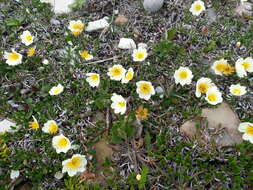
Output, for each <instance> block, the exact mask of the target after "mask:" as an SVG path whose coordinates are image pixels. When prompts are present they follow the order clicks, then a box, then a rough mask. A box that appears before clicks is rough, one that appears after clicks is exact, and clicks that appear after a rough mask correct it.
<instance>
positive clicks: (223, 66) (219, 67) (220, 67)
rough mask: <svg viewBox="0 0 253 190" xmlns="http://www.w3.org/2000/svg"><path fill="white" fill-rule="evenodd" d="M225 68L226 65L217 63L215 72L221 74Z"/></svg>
mask: <svg viewBox="0 0 253 190" xmlns="http://www.w3.org/2000/svg"><path fill="white" fill-rule="evenodd" d="M225 68H226V64H224V63H218V64H217V65H216V70H217V71H219V72H221V73H222V72H223V71H224V70H225Z"/></svg>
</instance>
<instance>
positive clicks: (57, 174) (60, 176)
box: [54, 171, 63, 179]
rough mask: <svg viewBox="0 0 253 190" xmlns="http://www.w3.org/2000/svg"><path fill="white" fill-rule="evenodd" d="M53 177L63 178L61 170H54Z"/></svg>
mask: <svg viewBox="0 0 253 190" xmlns="http://www.w3.org/2000/svg"><path fill="white" fill-rule="evenodd" d="M54 177H55V178H56V179H61V178H63V173H62V172H60V171H59V172H56V173H55V174H54Z"/></svg>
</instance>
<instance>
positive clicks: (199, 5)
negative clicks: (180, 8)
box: [190, 0, 206, 16]
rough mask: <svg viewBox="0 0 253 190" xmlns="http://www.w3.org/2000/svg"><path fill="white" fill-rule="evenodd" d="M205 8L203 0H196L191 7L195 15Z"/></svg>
mask: <svg viewBox="0 0 253 190" xmlns="http://www.w3.org/2000/svg"><path fill="white" fill-rule="evenodd" d="M204 10H206V8H205V3H204V2H203V1H201V0H197V1H194V3H193V4H192V5H191V8H190V12H191V13H192V14H193V15H195V16H199V15H200V14H201V13H202V12H203V11H204Z"/></svg>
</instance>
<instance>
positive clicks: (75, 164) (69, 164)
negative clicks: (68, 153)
mask: <svg viewBox="0 0 253 190" xmlns="http://www.w3.org/2000/svg"><path fill="white" fill-rule="evenodd" d="M86 165H87V160H86V158H85V156H83V155H80V154H74V155H73V156H72V158H70V159H67V160H64V161H63V162H62V173H65V172H67V173H68V175H69V176H70V177H72V176H74V175H76V174H77V173H78V172H84V171H85V170H86Z"/></svg>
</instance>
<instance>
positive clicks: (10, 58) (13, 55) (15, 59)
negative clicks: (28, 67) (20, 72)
mask: <svg viewBox="0 0 253 190" xmlns="http://www.w3.org/2000/svg"><path fill="white" fill-rule="evenodd" d="M22 57H23V56H22V55H21V54H20V53H17V52H16V51H15V50H14V49H12V52H4V58H5V59H6V63H7V64H8V65H10V66H15V65H19V64H20V63H21V62H22Z"/></svg>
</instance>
